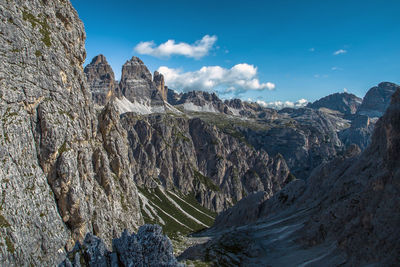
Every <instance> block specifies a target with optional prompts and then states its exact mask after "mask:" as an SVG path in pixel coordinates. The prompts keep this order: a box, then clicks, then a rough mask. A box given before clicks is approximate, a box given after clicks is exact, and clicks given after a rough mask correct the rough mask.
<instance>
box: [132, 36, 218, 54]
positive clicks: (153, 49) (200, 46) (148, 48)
mask: <svg viewBox="0 0 400 267" xmlns="http://www.w3.org/2000/svg"><path fill="white" fill-rule="evenodd" d="M216 41H217V36H215V35H212V36H210V35H205V36H204V37H203V38H202V39H201V40H197V41H196V42H195V43H194V44H188V43H183V42H182V43H176V42H175V40H168V41H166V42H165V43H162V44H160V45H159V46H156V44H155V43H154V41H150V42H140V43H139V44H138V45H136V46H135V48H134V50H135V51H136V52H137V53H139V54H141V55H151V56H155V57H169V56H172V55H181V56H185V57H191V58H195V59H200V58H202V57H204V56H206V55H207V54H208V52H209V51H210V50H211V48H212V47H213V46H214V44H215V42H216Z"/></svg>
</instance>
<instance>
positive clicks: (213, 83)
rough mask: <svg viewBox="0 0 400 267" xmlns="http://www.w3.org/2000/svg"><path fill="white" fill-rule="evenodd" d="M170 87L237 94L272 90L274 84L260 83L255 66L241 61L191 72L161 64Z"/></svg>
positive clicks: (161, 69)
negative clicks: (229, 65)
mask: <svg viewBox="0 0 400 267" xmlns="http://www.w3.org/2000/svg"><path fill="white" fill-rule="evenodd" d="M158 72H160V73H162V74H163V75H164V78H165V84H166V85H168V86H169V87H171V88H174V89H178V90H183V91H192V90H203V91H213V90H214V91H218V92H219V93H232V94H235V95H237V94H239V93H243V92H245V91H249V90H255V91H261V90H273V89H274V88H275V84H273V83H271V82H265V83H262V82H260V81H259V80H258V78H257V68H256V67H254V66H253V65H249V64H246V63H241V64H237V65H235V66H233V67H232V68H230V69H226V68H223V67H220V66H206V67H202V68H201V69H200V70H197V71H193V72H183V71H182V70H180V69H172V68H168V67H166V66H162V67H160V68H159V69H158Z"/></svg>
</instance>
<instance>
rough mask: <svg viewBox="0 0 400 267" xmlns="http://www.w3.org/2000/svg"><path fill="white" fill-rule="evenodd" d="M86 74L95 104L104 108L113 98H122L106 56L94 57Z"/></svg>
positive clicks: (87, 67) (85, 70)
mask: <svg viewBox="0 0 400 267" xmlns="http://www.w3.org/2000/svg"><path fill="white" fill-rule="evenodd" d="M84 72H85V74H86V78H87V81H88V85H89V88H90V91H91V92H92V99H93V102H94V103H96V104H98V105H100V106H104V105H105V104H106V103H107V102H108V101H109V100H110V99H111V98H112V97H115V96H120V93H119V88H118V84H117V82H116V81H115V77H114V71H113V70H112V68H111V66H110V65H109V64H108V62H107V59H106V57H105V56H103V55H98V56H96V57H94V58H93V59H92V62H90V64H88V65H87V66H86V67H85V69H84Z"/></svg>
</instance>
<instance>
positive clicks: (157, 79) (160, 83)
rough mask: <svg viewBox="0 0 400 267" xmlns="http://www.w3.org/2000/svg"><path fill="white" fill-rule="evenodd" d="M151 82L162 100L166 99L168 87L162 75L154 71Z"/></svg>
mask: <svg viewBox="0 0 400 267" xmlns="http://www.w3.org/2000/svg"><path fill="white" fill-rule="evenodd" d="M153 82H154V83H155V84H156V87H157V90H158V91H159V92H160V94H161V96H162V98H163V99H164V101H167V93H168V87H166V86H165V81H164V75H162V74H161V73H159V72H158V71H155V72H154V76H153Z"/></svg>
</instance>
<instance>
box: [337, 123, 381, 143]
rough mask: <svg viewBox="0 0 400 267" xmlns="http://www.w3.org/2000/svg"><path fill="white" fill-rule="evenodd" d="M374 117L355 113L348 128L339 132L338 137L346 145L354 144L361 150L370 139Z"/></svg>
mask: <svg viewBox="0 0 400 267" xmlns="http://www.w3.org/2000/svg"><path fill="white" fill-rule="evenodd" d="M375 123H376V119H374V118H369V117H368V116H365V115H355V116H353V117H352V122H351V126H350V128H347V129H344V130H342V131H340V132H339V138H340V140H341V141H342V143H343V144H344V145H345V146H346V147H347V146H350V145H352V144H356V145H357V146H358V147H360V148H361V150H364V149H365V148H366V147H367V146H368V145H369V143H370V141H371V135H372V132H373V130H374V127H375Z"/></svg>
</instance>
